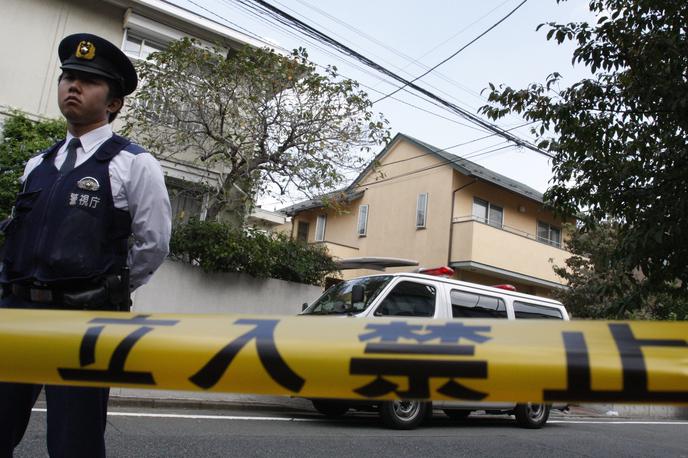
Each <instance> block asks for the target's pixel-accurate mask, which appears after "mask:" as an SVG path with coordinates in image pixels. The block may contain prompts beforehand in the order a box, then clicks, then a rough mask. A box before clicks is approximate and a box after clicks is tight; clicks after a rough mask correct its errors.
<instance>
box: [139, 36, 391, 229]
mask: <svg viewBox="0 0 688 458" xmlns="http://www.w3.org/2000/svg"><path fill="white" fill-rule="evenodd" d="M138 71H139V76H140V78H141V80H142V84H141V85H140V88H139V90H138V91H137V93H136V95H135V101H134V103H133V104H131V108H130V110H129V111H128V116H127V118H126V119H127V125H126V130H127V131H128V132H129V133H130V134H131V135H132V136H133V137H135V138H136V139H137V141H138V142H139V143H141V144H142V145H144V146H146V147H147V148H148V149H149V150H150V151H152V152H154V153H156V154H158V156H159V157H160V156H163V155H168V156H176V157H177V158H179V159H182V160H187V161H193V162H197V163H199V164H202V165H203V167H209V168H215V169H217V170H221V171H222V176H221V178H220V183H219V186H218V185H216V184H215V183H210V185H211V188H213V189H216V192H215V193H214V195H213V196H212V199H211V202H210V209H209V212H208V215H209V218H210V219H214V218H215V216H216V215H218V214H219V213H220V212H226V211H227V210H229V211H230V212H231V211H234V212H238V213H239V214H241V218H240V219H241V220H243V216H244V215H245V214H246V209H247V207H250V205H251V204H252V203H253V201H254V200H255V197H256V195H257V194H258V193H261V192H262V193H268V194H269V193H272V192H274V193H276V194H277V195H282V194H285V193H287V192H291V191H297V192H299V191H300V192H302V193H305V194H306V195H321V194H324V193H325V192H326V191H329V190H332V189H335V188H337V187H339V186H340V185H341V184H342V182H343V181H344V180H345V178H346V173H348V172H349V171H351V170H356V171H358V170H359V169H360V168H362V167H363V166H364V164H365V163H366V162H367V160H368V159H369V157H368V153H369V151H370V148H371V147H373V146H376V145H379V144H380V143H382V142H386V141H387V140H388V139H389V132H388V129H387V121H386V120H385V119H384V118H383V117H382V116H381V115H376V114H375V113H374V112H373V111H372V102H371V101H370V100H369V99H368V97H367V94H366V93H365V92H363V91H361V90H359V89H358V84H357V83H356V82H354V81H352V80H348V79H341V78H339V76H338V75H337V73H336V70H335V69H334V68H329V69H328V70H327V71H326V72H325V73H324V74H322V73H318V72H317V71H316V67H315V65H313V64H312V63H310V62H308V60H307V54H306V52H305V50H303V49H299V50H295V51H294V53H293V54H292V55H291V56H289V57H285V56H282V55H279V54H277V53H275V52H273V51H270V50H267V49H255V48H251V47H245V48H243V49H240V50H238V51H230V52H229V54H228V53H227V51H226V50H223V49H221V48H213V49H208V48H207V47H203V46H201V45H200V44H199V43H198V42H195V41H193V40H190V39H182V40H180V41H177V42H173V43H171V44H170V45H169V47H168V48H167V49H166V50H165V51H161V52H157V53H153V54H152V55H151V56H150V57H149V59H148V60H147V61H145V62H141V63H140V65H139V67H138ZM273 189H274V190H275V191H272V190H273ZM239 190H240V191H239Z"/></svg>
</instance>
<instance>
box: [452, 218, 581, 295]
mask: <svg viewBox="0 0 688 458" xmlns="http://www.w3.org/2000/svg"><path fill="white" fill-rule="evenodd" d="M570 255H571V254H570V253H568V252H567V251H565V250H563V249H561V248H559V247H557V246H554V245H551V244H548V243H543V242H542V241H539V240H538V237H537V236H536V235H535V234H532V233H528V232H526V231H523V230H519V229H517V228H513V227H509V226H493V225H489V224H486V223H483V222H481V221H478V220H477V219H475V218H473V217H472V216H465V217H458V218H454V224H453V225H452V248H451V259H450V261H451V263H470V264H471V265H475V266H484V267H485V268H486V269H490V268H494V269H500V270H505V271H509V272H514V273H518V274H522V275H526V276H528V277H534V278H538V279H542V280H546V281H548V282H554V283H559V284H561V283H562V279H561V278H559V277H557V276H556V275H555V273H554V271H553V269H552V266H553V265H557V266H564V265H565V261H566V259H567V258H568V257H569V256H570ZM478 270H479V269H478Z"/></svg>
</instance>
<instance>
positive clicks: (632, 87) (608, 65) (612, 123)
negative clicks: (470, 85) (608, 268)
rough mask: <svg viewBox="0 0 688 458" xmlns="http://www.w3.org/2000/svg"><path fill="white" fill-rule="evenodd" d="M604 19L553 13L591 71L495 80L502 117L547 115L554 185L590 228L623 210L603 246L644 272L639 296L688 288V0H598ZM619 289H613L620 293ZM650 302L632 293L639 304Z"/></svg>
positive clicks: (625, 267)
mask: <svg viewBox="0 0 688 458" xmlns="http://www.w3.org/2000/svg"><path fill="white" fill-rule="evenodd" d="M589 6H590V9H591V11H592V12H593V13H594V14H596V16H597V23H596V24H593V25H590V24H587V23H571V24H555V23H550V24H547V26H548V28H549V31H548V33H547V39H550V40H555V41H556V42H557V43H563V42H564V41H573V42H575V43H576V44H577V48H576V49H575V51H574V53H573V63H574V64H582V65H585V66H587V67H588V68H589V69H590V71H591V72H592V77H591V78H588V79H584V80H582V81H580V82H578V83H576V84H573V85H572V86H571V87H568V88H560V87H559V84H560V82H561V75H559V74H558V73H552V74H551V75H550V76H549V77H548V78H547V79H546V81H545V83H544V84H531V85H530V86H528V87H527V88H525V89H520V90H517V89H513V88H510V87H504V86H500V87H494V85H491V91H490V94H489V101H490V104H489V105H487V106H484V107H482V108H481V111H482V112H483V113H485V114H487V115H488V116H489V117H491V118H493V119H497V118H500V117H502V116H504V115H506V114H507V113H510V112H515V113H520V114H521V115H522V116H524V117H525V119H527V120H530V121H538V122H539V123H540V124H539V126H538V127H537V128H534V129H533V132H534V134H535V135H536V136H537V137H538V144H539V145H540V147H541V148H544V149H546V150H548V151H549V152H551V153H553V154H554V156H555V158H554V159H553V167H554V181H553V186H552V187H551V188H550V189H549V190H548V191H547V193H546V194H545V197H546V199H548V201H549V202H550V203H551V204H552V205H553V206H554V207H555V208H556V209H558V211H559V212H561V213H564V214H578V213H577V212H578V210H579V209H582V210H583V211H584V212H585V213H584V215H583V219H582V224H583V229H584V231H587V230H589V229H591V228H593V227H594V226H595V224H597V222H599V221H604V220H607V219H611V220H614V221H619V225H618V228H617V229H616V236H615V241H616V243H614V244H613V247H611V248H610V250H609V252H608V253H606V254H605V256H608V257H609V258H610V259H611V260H612V261H611V262H613V264H614V265H618V266H619V270H620V271H622V272H631V271H633V270H634V269H636V271H638V272H639V273H641V274H642V277H643V278H644V280H643V282H642V284H640V289H641V291H640V293H639V294H640V295H641V296H645V297H646V298H649V297H655V298H657V297H660V296H661V295H663V294H665V292H666V291H670V292H669V293H668V294H671V295H673V294H674V293H675V288H676V287H677V288H678V289H679V291H681V294H683V296H684V297H685V296H686V292H687V291H688V268H687V267H686V259H688V225H686V224H685V221H687V220H688V192H686V189H688V182H687V181H688V79H687V78H686V68H688V32H687V29H686V24H688V3H687V2H685V1H676V0H655V1H645V0H591V1H590V2H589ZM612 296H613V294H612ZM642 304H643V302H642V301H639V300H638V301H634V302H633V304H632V305H633V307H636V309H637V308H638V307H640V306H641V305H642Z"/></svg>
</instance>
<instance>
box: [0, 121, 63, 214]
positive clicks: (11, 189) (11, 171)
mask: <svg viewBox="0 0 688 458" xmlns="http://www.w3.org/2000/svg"><path fill="white" fill-rule="evenodd" d="M65 132H67V125H66V124H65V122H64V121H63V120H61V119H60V120H45V121H38V122H36V121H32V120H31V119H29V118H28V117H26V115H25V114H23V113H21V112H18V111H15V112H13V113H12V114H11V115H10V116H8V117H7V118H5V119H4V123H3V127H2V135H1V136H0V220H3V219H5V218H7V216H9V214H10V211H11V209H12V206H13V205H14V199H15V197H16V196H17V192H19V189H20V184H19V178H20V177H21V176H22V174H23V173H24V166H25V165H26V162H27V161H28V160H29V158H31V156H34V155H35V154H37V153H38V152H39V151H41V150H43V149H45V148H47V147H49V146H50V145H52V144H53V143H55V142H56V141H57V140H58V139H61V138H64V136H65Z"/></svg>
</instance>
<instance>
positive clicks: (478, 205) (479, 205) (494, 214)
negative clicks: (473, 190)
mask: <svg viewBox="0 0 688 458" xmlns="http://www.w3.org/2000/svg"><path fill="white" fill-rule="evenodd" d="M473 217H474V218H475V219H477V220H478V221H480V222H482V223H486V224H489V225H490V226H494V227H498V228H501V227H502V225H503V224H504V209H503V208H502V207H499V206H497V205H494V204H492V203H490V202H488V201H486V200H482V199H479V198H477V197H474V198H473Z"/></svg>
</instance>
